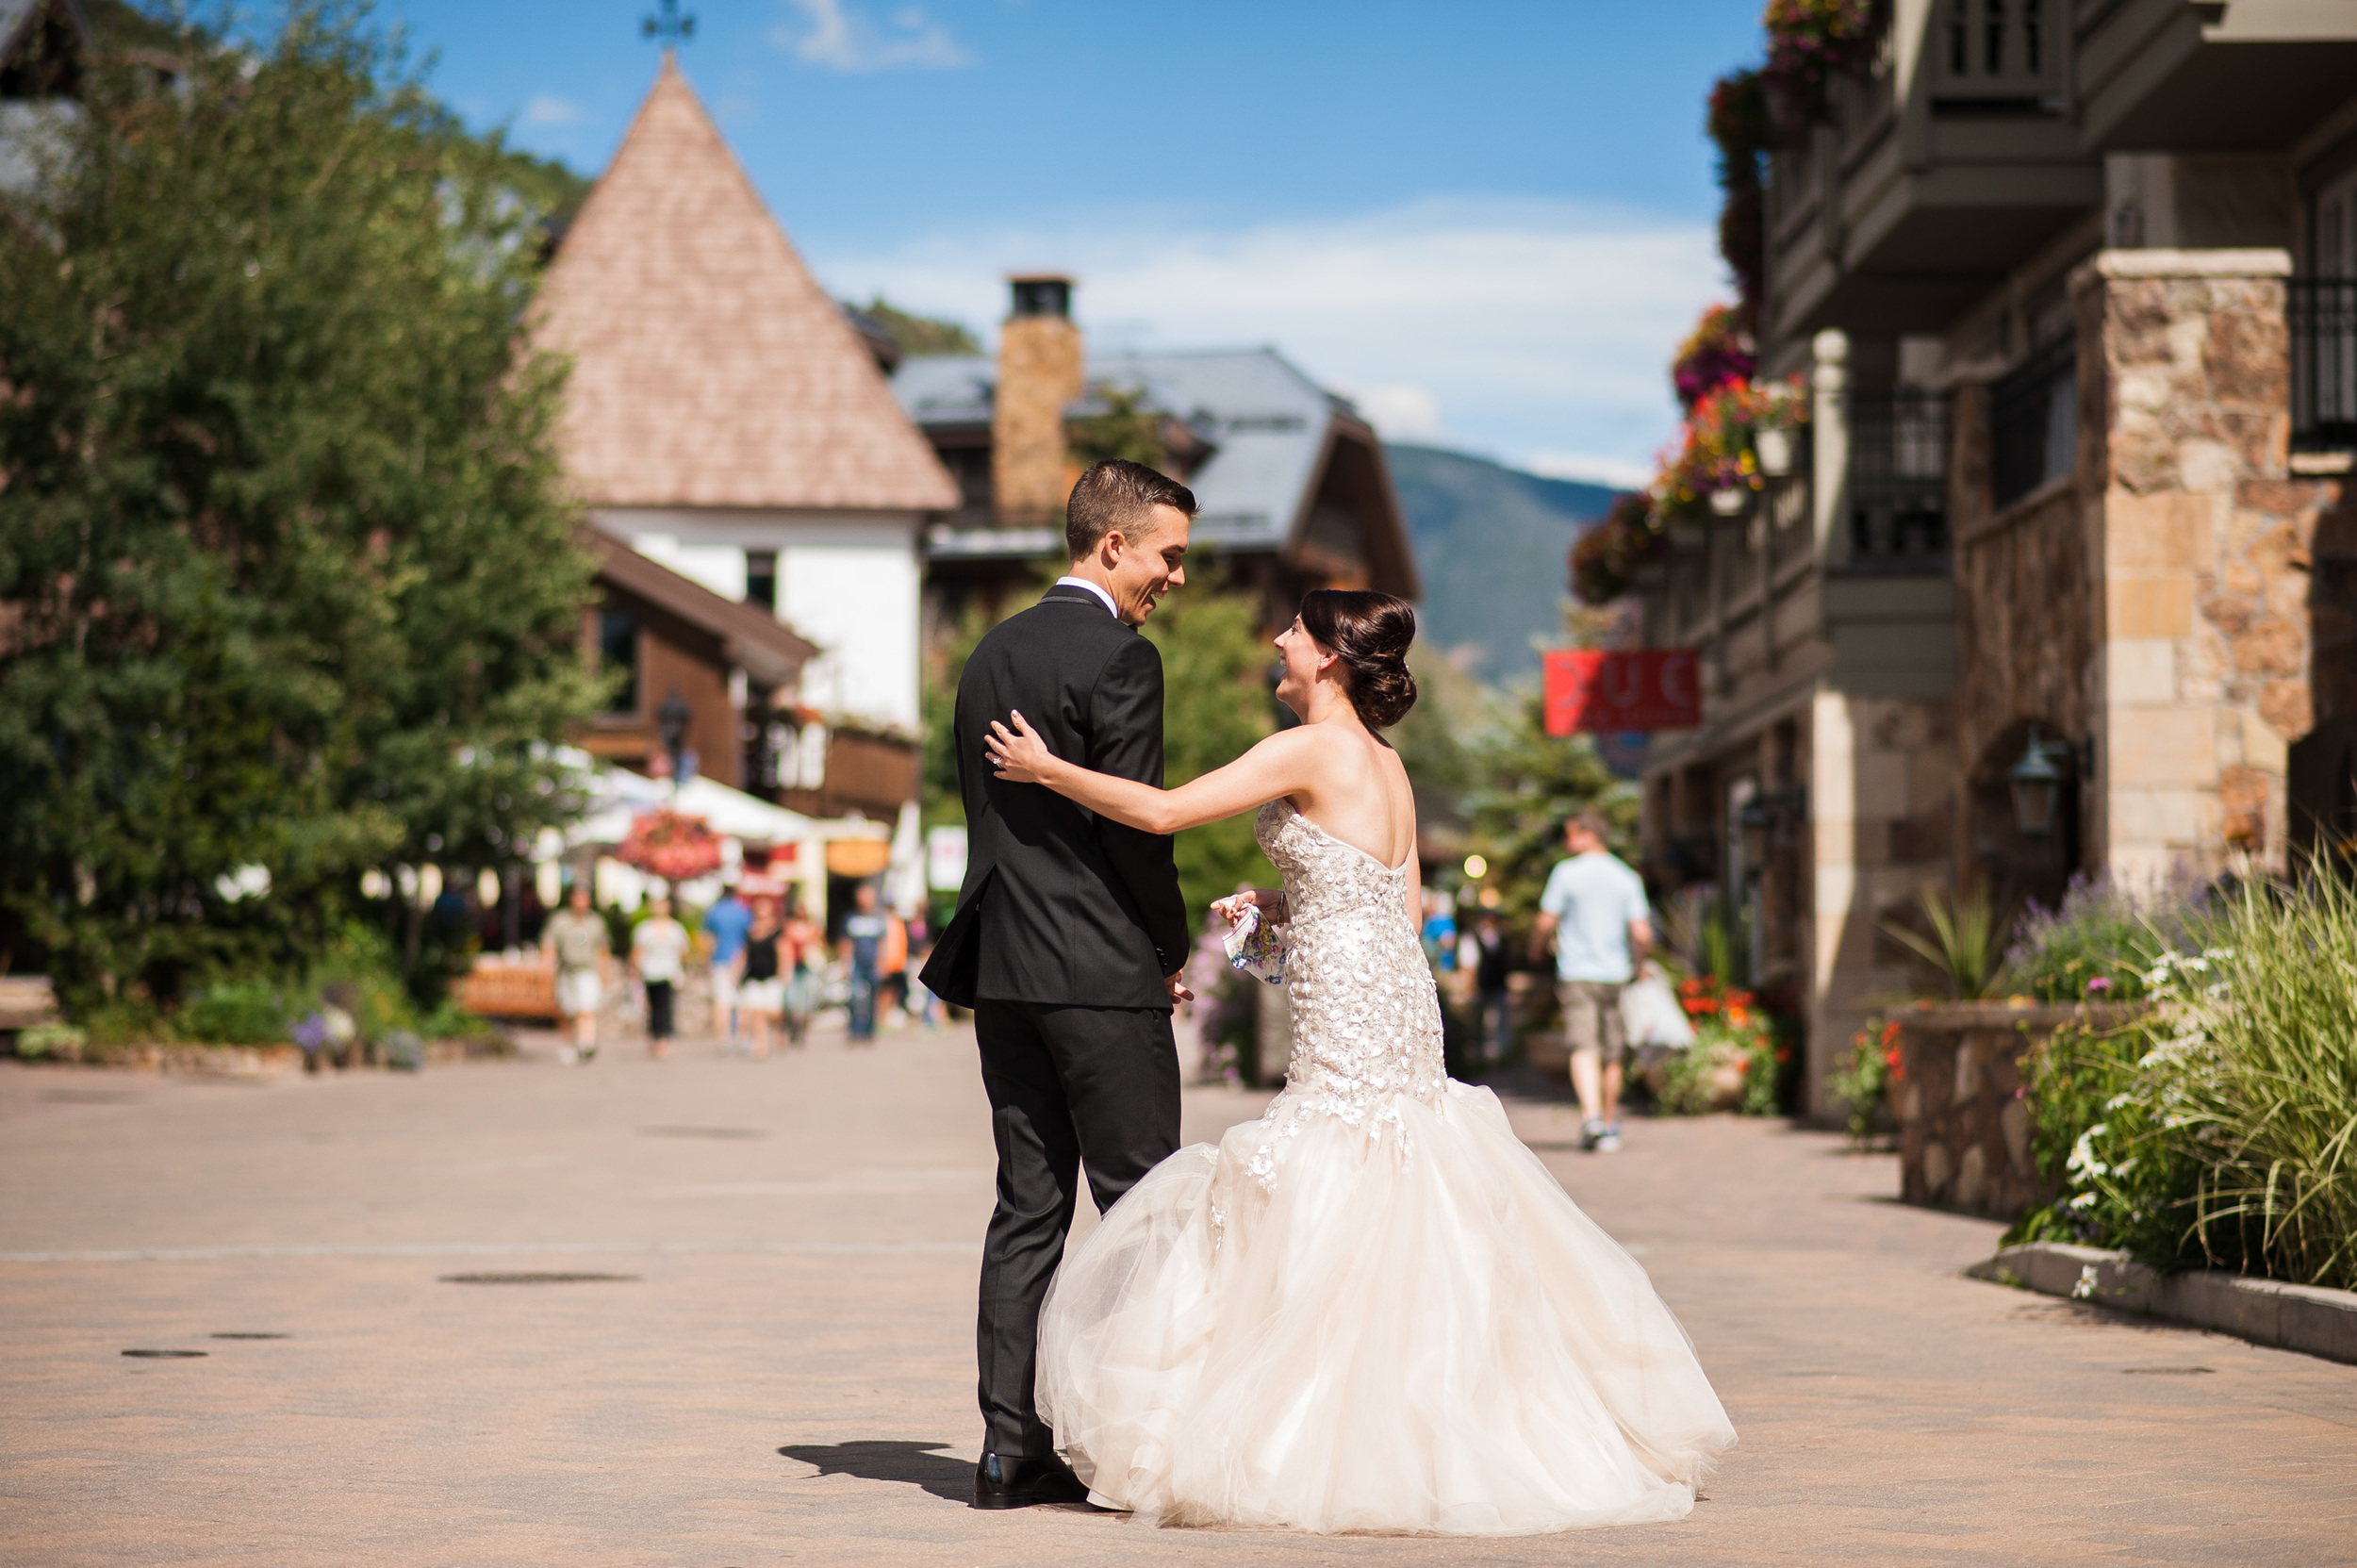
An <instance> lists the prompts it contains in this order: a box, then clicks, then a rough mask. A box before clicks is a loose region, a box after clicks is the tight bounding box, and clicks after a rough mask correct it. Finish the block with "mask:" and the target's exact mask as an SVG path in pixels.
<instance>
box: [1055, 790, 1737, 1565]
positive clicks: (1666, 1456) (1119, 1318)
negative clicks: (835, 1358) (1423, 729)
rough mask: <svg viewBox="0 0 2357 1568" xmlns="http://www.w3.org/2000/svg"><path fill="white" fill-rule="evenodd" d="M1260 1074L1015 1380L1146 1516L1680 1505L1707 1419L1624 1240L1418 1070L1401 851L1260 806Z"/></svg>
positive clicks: (1507, 1133) (1131, 1210)
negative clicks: (1286, 1005)
mask: <svg viewBox="0 0 2357 1568" xmlns="http://www.w3.org/2000/svg"><path fill="white" fill-rule="evenodd" d="M1258 831H1259V834H1260V840H1261V847H1262V848H1263V849H1264V850H1267V851H1268V856H1269V859H1270V860H1271V861H1272V862H1274V863H1275V864H1276V865H1277V867H1278V868H1279V869H1281V870H1282V871H1283V872H1284V876H1285V895H1286V898H1287V900H1289V902H1290V905H1291V910H1290V913H1291V916H1292V919H1291V923H1290V924H1289V925H1288V926H1287V927H1286V928H1284V935H1285V937H1286V940H1287V945H1288V949H1289V956H1288V958H1287V967H1286V981H1287V984H1288V986H1289V988H1290V990H1291V993H1292V1004H1293V1055H1292V1060H1291V1062H1290V1064H1289V1065H1288V1067H1287V1069H1286V1075H1285V1090H1284V1092H1283V1093H1282V1094H1280V1095H1278V1096H1277V1098H1276V1100H1275V1101H1274V1102H1273V1103H1272V1104H1271V1105H1270V1106H1269V1108H1268V1112H1267V1114H1265V1115H1263V1116H1262V1117H1261V1120H1260V1121H1258V1122H1254V1123H1249V1124H1247V1125H1245V1126H1243V1127H1238V1128H1235V1129H1232V1130H1231V1131H1229V1132H1228V1135H1227V1136H1226V1137H1225V1138H1224V1139H1222V1140H1221V1141H1220V1143H1219V1144H1218V1146H1217V1147H1213V1146H1212V1145H1210V1144H1197V1145H1195V1146H1193V1147H1187V1148H1182V1149H1180V1150H1179V1151H1178V1153H1176V1154H1174V1155H1172V1156H1171V1157H1170V1158H1169V1159H1167V1160H1165V1161H1163V1162H1162V1164H1159V1165H1157V1166H1156V1167H1155V1168H1154V1169H1153V1170H1151V1171H1149V1172H1148V1173H1147V1174H1146V1177H1145V1179H1144V1180H1141V1181H1140V1182H1139V1183H1138V1184H1137V1186H1136V1187H1135V1188H1133V1189H1132V1190H1131V1191H1130V1192H1129V1194H1128V1195H1127V1196H1126V1197H1123V1198H1122V1199H1121V1201H1120V1202H1118V1203H1116V1204H1114V1205H1113V1209H1112V1211H1111V1212H1110V1213H1107V1214H1106V1215H1105V1218H1104V1222H1103V1223H1102V1224H1101V1225H1099V1226H1098V1227H1097V1229H1096V1231H1095V1232H1093V1233H1092V1234H1091V1235H1090V1236H1088V1237H1087V1238H1086V1239H1085V1240H1084V1241H1082V1242H1080V1243H1079V1244H1078V1245H1077V1246H1075V1248H1074V1250H1073V1251H1072V1253H1071V1255H1070V1256H1069V1257H1067V1258H1066V1259H1065V1261H1064V1263H1063V1269H1062V1270H1061V1272H1059V1273H1058V1275H1057V1277H1056V1279H1055V1283H1054V1285H1053V1286H1052V1287H1051V1288H1050V1290H1049V1292H1048V1295H1047V1305H1046V1306H1045V1308H1044V1309H1043V1310H1042V1311H1041V1313H1040V1324H1039V1352H1040V1357H1039V1404H1040V1412H1041V1414H1042V1416H1043V1417H1044V1418H1045V1419H1046V1420H1047V1422H1048V1424H1049V1425H1050V1426H1052V1427H1053V1428H1054V1429H1055V1433H1056V1441H1057V1444H1058V1445H1059V1446H1060V1447H1061V1448H1063V1450H1064V1452H1065V1455H1066V1457H1068V1458H1069V1459H1070V1460H1071V1461H1072V1462H1073V1466H1074V1468H1075V1469H1076V1470H1078V1471H1079V1473H1080V1477H1082V1478H1083V1479H1084V1480H1086V1481H1087V1482H1088V1484H1089V1486H1090V1488H1091V1490H1092V1492H1093V1493H1094V1494H1095V1495H1096V1498H1097V1500H1098V1501H1100V1502H1103V1503H1107V1504H1110V1505H1113V1506H1115V1507H1119V1508H1125V1509H1132V1510H1136V1511H1137V1513H1138V1514H1139V1515H1141V1516H1142V1517H1146V1518H1151V1519H1155V1520H1158V1521H1160V1522H1161V1523H1163V1524H1168V1525H1244V1526H1288V1527H1294V1528H1299V1529H1305V1530H1316V1531H1345V1530H1347V1531H1380V1532H1388V1533H1403V1532H1408V1533H1434V1534H1448V1535H1514V1534H1528V1533H1536V1532H1540V1531H1546V1530H1561V1529H1570V1528H1574V1527H1583V1526H1596V1525H1625V1524H1635V1523H1639V1522H1642V1521H1649V1520H1658V1519H1676V1518H1681V1517H1683V1516H1684V1515H1685V1514H1686V1513H1687V1511H1688V1510H1689V1509H1691V1508H1692V1507H1693V1502H1694V1488H1695V1485H1696V1483H1697V1482H1699V1481H1700V1480H1701V1479H1702V1478H1703V1477H1704V1476H1705V1475H1706V1474H1707V1473H1708V1471H1709V1470H1710V1469H1711V1467H1712V1465H1713V1463H1714V1456H1716V1455H1717V1454H1718V1453H1719V1452H1720V1451H1721V1450H1722V1449H1724V1448H1726V1447H1727V1446H1729V1445H1730V1444H1733V1443H1734V1442H1735V1428H1733V1427H1731V1426H1730V1425H1728V1422H1727V1417H1726V1412H1725V1411H1724V1410H1722V1408H1721V1406H1720V1404H1719V1399H1718V1396H1717V1395H1715V1394H1713V1393H1712V1392H1711V1388H1710V1383H1709V1381H1708V1379H1706V1378H1705V1377H1704V1376H1703V1371H1702V1367H1701V1365H1700V1364H1699V1363H1698V1362H1696V1361H1695V1358H1694V1350H1693V1345H1692V1342H1691V1341H1689V1339H1688V1338H1687V1337H1686V1332H1685V1330H1684V1329H1681V1328H1680V1327H1679V1326H1678V1322H1677V1320H1676V1319H1675V1318H1674V1317H1673V1316H1671V1314H1670V1310H1669V1309H1668V1308H1667V1307H1665V1306H1663V1305H1662V1303H1661V1299H1660V1297H1658V1296H1656V1295H1655V1294H1654V1290H1653V1285H1652V1282H1651V1281H1650V1280H1648V1279H1646V1277H1645V1271H1644V1270H1643V1269H1642V1268H1640V1267H1639V1266H1638V1264H1637V1262H1636V1260H1634V1259H1632V1258H1631V1257H1630V1256H1629V1255H1628V1254H1627V1253H1626V1252H1625V1251H1624V1250H1623V1249H1622V1248H1621V1247H1620V1246H1618V1245H1617V1244H1616V1243H1615V1242H1614V1241H1613V1240H1612V1238H1611V1237H1609V1236H1607V1235H1606V1234H1605V1232H1604V1231H1603V1230H1601V1229H1600V1228H1598V1227H1597V1225H1596V1224H1595V1223H1594V1222H1593V1221H1592V1220H1591V1219H1589V1218H1588V1216H1587V1215H1586V1214H1584V1213H1580V1211H1579V1209H1578V1207H1577V1206H1576V1205H1574V1203H1573V1202H1572V1200H1571V1199H1570V1198H1569V1197H1566V1196H1565V1194H1564V1192H1563V1189H1562V1188H1561V1187H1560V1186H1558V1184H1557V1182H1556V1180H1555V1178H1554V1177H1552V1176H1550V1175H1548V1174H1547V1170H1546V1167H1545V1166H1544V1165H1542V1164H1540V1162H1539V1159H1538V1157H1537V1156H1536V1155H1534V1154H1532V1153H1531V1152H1530V1151H1529V1150H1528V1149H1526V1148H1525V1147H1523V1145H1522V1143H1521V1142H1520V1141H1519V1140H1518V1139H1516V1138H1515V1136H1514V1134H1513V1131H1512V1130H1511V1129H1510V1128H1509V1127H1508V1125H1507V1120H1506V1114H1505V1112H1504V1111H1503V1110H1502V1109H1501V1108H1500V1106H1499V1105H1498V1101H1497V1097H1496V1096H1494V1095H1492V1093H1491V1092H1490V1091H1489V1090H1487V1089H1482V1088H1475V1087H1471V1086H1468V1085H1466V1084H1462V1083H1457V1082H1453V1081H1450V1080H1449V1078H1448V1077H1447V1075H1446V1074H1445V1073H1444V1072H1443V1070H1442V1061H1441V1017H1440V1008H1439V1003H1438V999H1437V998H1436V997H1435V995H1434V992H1433V985H1432V976H1431V971H1430V969H1429V968H1428V967H1427V966H1426V963H1425V957H1424V953H1423V950H1422V949H1421V948H1420V946H1419V945H1418V942H1417V935H1416V932H1415V929H1414V926H1413V924H1412V923H1411V921H1410V919H1409V915H1408V910H1407V903H1406V899H1407V891H1408V889H1407V881H1406V878H1407V872H1406V868H1405V867H1402V868H1400V869H1397V870H1387V869H1386V868H1385V867H1382V866H1381V865H1379V864H1378V863H1377V862H1376V860H1375V859H1374V858H1373V857H1372V856H1369V855H1367V854H1366V853H1364V852H1363V851H1361V850H1357V849H1354V848H1352V847H1351V846H1350V845H1347V844H1344V843H1343V842H1342V841H1341V840H1339V839H1337V838H1335V837H1333V836H1332V835H1331V834H1327V833H1326V832H1325V831H1324V830H1323V829H1321V828H1319V827H1318V826H1317V825H1316V824H1314V823H1312V822H1310V820H1309V818H1307V817H1303V816H1302V815H1301V814H1300V813H1299V812H1297V811H1295V810H1294V809H1293V807H1292V806H1291V805H1290V804H1288V803H1286V802H1284V801H1275V802H1272V803H1271V804H1269V805H1267V806H1265V807H1263V808H1262V809H1261V817H1260V820H1259V824H1258Z"/></svg>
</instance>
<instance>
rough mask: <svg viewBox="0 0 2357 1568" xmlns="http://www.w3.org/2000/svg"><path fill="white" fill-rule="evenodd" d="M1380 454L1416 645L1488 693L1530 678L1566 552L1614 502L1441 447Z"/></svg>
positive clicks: (1550, 624) (1599, 491) (1548, 632)
mask: <svg viewBox="0 0 2357 1568" xmlns="http://www.w3.org/2000/svg"><path fill="white" fill-rule="evenodd" d="M1384 452H1385V455H1386V456H1387V457H1388V458H1389V459H1390V461H1391V466H1392V478H1393V483H1394V484H1395V485H1396V487H1398V491H1399V499H1400V506H1401V508H1402V510H1403V511H1404V512H1405V513H1406V514H1407V518H1408V530H1409V540H1410V543H1411V544H1412V546H1413V547H1414V549H1415V552H1416V566H1417V569H1419V570H1420V571H1421V572H1422V574H1423V576H1424V602H1423V604H1422V605H1420V606H1419V607H1418V618H1419V619H1420V621H1421V622H1422V625H1421V627H1420V631H1421V633H1422V635H1423V636H1424V637H1425V638H1426V639H1427V640H1429V641H1430V642H1431V643H1433V644H1435V645H1436V646H1438V647H1439V648H1441V649H1442V650H1444V651H1446V652H1448V653H1449V654H1450V655H1451V656H1452V657H1453V658H1455V659H1457V660H1458V661H1459V663H1460V664H1461V665H1462V666H1463V668H1466V669H1467V670H1468V671H1469V672H1470V673H1472V674H1475V675H1477V676H1479V677H1480V678H1481V679H1482V680H1484V681H1487V682H1490V683H1492V684H1493V685H1497V684H1506V683H1509V682H1512V681H1514V680H1515V679H1517V678H1518V677H1521V676H1524V675H1527V674H1529V673H1532V672H1534V671H1536V670H1537V668H1539V654H1538V652H1537V650H1536V649H1535V648H1534V647H1533V646H1532V643H1533V639H1534V638H1535V639H1538V640H1540V641H1543V642H1549V643H1552V642H1556V641H1558V640H1559V638H1560V637H1561V635H1562V632H1563V609H1564V606H1565V604H1566V603H1567V602H1569V601H1570V598H1571V591H1570V567H1569V563H1568V559H1567V557H1568V556H1569V554H1570V552H1571V548H1572V542H1573V541H1574V539H1576V538H1577V537H1578V536H1579V534H1580V531H1581V530H1582V529H1583V528H1585V527H1586V526H1587V525H1588V524H1590V523H1591V522H1593V521H1595V520H1597V519H1599V518H1601V517H1603V516H1604V514H1605V512H1606V510H1607V508H1608V507H1609V506H1610V505H1611V504H1612V498H1613V497H1614V496H1616V495H1618V494H1620V493H1621V492H1620V491H1619V490H1618V489H1616V488H1615V487H1612V486H1609V485H1598V484H1591V483H1588V482H1586V481H1583V480H1577V479H1549V478H1546V477H1545V476H1543V475H1541V474H1536V473H1530V472H1527V471H1525V470H1522V469H1516V468H1510V467H1508V466H1507V465H1506V464H1504V463H1499V462H1495V461H1493V460H1492V459H1490V458H1487V457H1478V456H1475V455H1474V454H1472V453H1467V452H1455V451H1451V450H1450V449H1448V448H1446V447H1434V446H1424V445H1420V444H1418V443H1415V442H1404V441H1403V442H1387V443H1385V446H1384Z"/></svg>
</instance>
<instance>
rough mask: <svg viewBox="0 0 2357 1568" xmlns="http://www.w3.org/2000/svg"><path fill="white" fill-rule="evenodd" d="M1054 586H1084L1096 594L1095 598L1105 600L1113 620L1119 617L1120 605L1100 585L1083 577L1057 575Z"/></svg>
mask: <svg viewBox="0 0 2357 1568" xmlns="http://www.w3.org/2000/svg"><path fill="white" fill-rule="evenodd" d="M1056 586H1058V587H1060V588H1086V589H1088V590H1089V592H1091V593H1093V594H1095V595H1096V597H1097V598H1099V599H1101V600H1103V601H1104V602H1105V608H1107V609H1108V610H1111V611H1112V612H1113V619H1115V620H1119V619H1121V607H1120V606H1119V605H1117V604H1115V603H1114V602H1113V595H1112V594H1110V593H1107V592H1106V591H1105V590H1104V588H1103V587H1102V586H1099V585H1097V584H1096V583H1092V582H1090V581H1089V580H1088V579H1087V578H1085V577H1059V578H1057V579H1056Z"/></svg>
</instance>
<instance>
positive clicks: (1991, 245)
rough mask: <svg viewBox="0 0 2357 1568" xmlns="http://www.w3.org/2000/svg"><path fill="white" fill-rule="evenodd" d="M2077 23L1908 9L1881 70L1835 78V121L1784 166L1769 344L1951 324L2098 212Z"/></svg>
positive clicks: (1775, 208)
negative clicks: (2077, 122) (2076, 113)
mask: <svg viewBox="0 0 2357 1568" xmlns="http://www.w3.org/2000/svg"><path fill="white" fill-rule="evenodd" d="M2067 15H2068V7H2067V0H1942V3H1940V4H1937V5H1935V4H1934V3H1933V0H1897V3H1896V4H1895V5H1894V6H1893V7H1892V8H1891V11H1890V20H1889V22H1888V24H1887V27H1886V30H1885V32H1884V34H1883V36H1882V39H1881V41H1880V43H1879V47H1878V50H1877V54H1876V58H1875V61H1874V65H1873V68H1872V70H1871V73H1870V74H1868V75H1866V76H1865V77H1863V78H1851V79H1842V80H1838V81H1837V82H1836V83H1835V84H1834V92H1833V101H1832V114H1831V119H1830V123H1829V124H1823V125H1821V126H1819V127H1817V128H1816V129H1815V131H1814V132H1812V133H1811V135H1810V136H1809V138H1808V140H1807V141H1806V142H1805V144H1804V145H1801V146H1798V147H1794V148H1789V149H1786V150H1783V151H1780V152H1778V153H1777V154H1776V155H1775V156H1774V157H1773V158H1772V160H1771V163H1770V173H1769V191H1768V273H1769V285H1768V322H1767V323H1766V324H1767V326H1768V329H1769V334H1770V336H1771V337H1772V338H1786V339H1789V338H1798V337H1802V336H1805V335H1806V334H1808V333H1811V332H1814V331H1816V330H1818V329H1819V328H1821V327H1827V326H1838V327H1841V328H1844V329H1845V330H1847V331H1849V332H1850V333H1851V334H1852V335H1853V336H1855V337H1860V338H1894V337H1898V336H1901V335H1903V334H1909V333H1929V332H1937V331H1939V330H1941V329H1943V328H1944V327H1946V326H1947V325H1948V324H1949V323H1950V322H1952V321H1953V319H1954V317H1955V316H1956V315H1957V314H1958V313H1959V312H1960V311H1962V310H1963V309H1964V308H1965V307H1966V306H1968V305H1970V303H1971V302H1973V301H1974V300H1976V299H1978V298H1979V297H1980V296H1982V295H1983V294H1985V293H1986V292H1987V290H1988V289H1990V288H1991V287H1993V286H1994V285H1995V284H1996V283H1997V282H1998V281H2000V280H2001V279H2003V277H2004V275H2005V274H2006V273H2007V272H2011V271H2012V270H2013V269H2015V268H2016V267H2018V266H2019V265H2020V264H2021V263H2022V262H2023V261H2025V260H2026V259H2028V258H2029V257H2030V256H2033V255H2035V254H2036V252H2037V251H2038V249H2039V248H2040V247H2042V246H2044V245H2046V244H2047V243H2049V242H2050V241H2052V239H2055V238H2056V237H2057V236H2058V235H2060V234H2061V233H2062V232H2063V231H2064V230H2065V229H2067V228H2068V227H2069V225H2070V224H2071V223H2073V222H2074V221H2076V220H2078V219H2080V218H2082V217H2083V216H2084V215H2085V214H2086V213H2088V212H2090V211H2093V210H2095V209H2097V208H2098V207H2100V206H2101V205H2102V196H2103V171H2102V162H2101V160H2100V159H2099V158H2098V157H2095V156H2094V155H2093V154H2091V153H2089V152H2088V151H2086V150H2085V148H2084V147H2083V146H2082V145H2081V141H2080V137H2079V134H2078V131H2077V128H2076V127H2075V126H2074V125H2073V124H2071V121H2070V115H2069V82H2070V80H2071V75H2070V69H2071V48H2070V46H2071V42H2072V29H2071V27H2070V26H2069V25H2068V24H2067Z"/></svg>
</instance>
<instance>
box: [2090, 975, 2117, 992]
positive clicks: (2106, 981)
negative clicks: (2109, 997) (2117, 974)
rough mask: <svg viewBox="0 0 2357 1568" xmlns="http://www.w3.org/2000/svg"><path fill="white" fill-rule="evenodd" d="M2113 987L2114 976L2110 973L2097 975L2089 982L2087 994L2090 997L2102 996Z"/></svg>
mask: <svg viewBox="0 0 2357 1568" xmlns="http://www.w3.org/2000/svg"><path fill="white" fill-rule="evenodd" d="M2111 988H2112V977H2111V976H2109V975H2097V976H2096V977H2095V978H2094V979H2093V980H2090V981H2088V982H2087V995H2088V996H2090V997H2100V996H2102V994H2103V993H2104V992H2106V991H2109V990H2110V989H2111Z"/></svg>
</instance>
